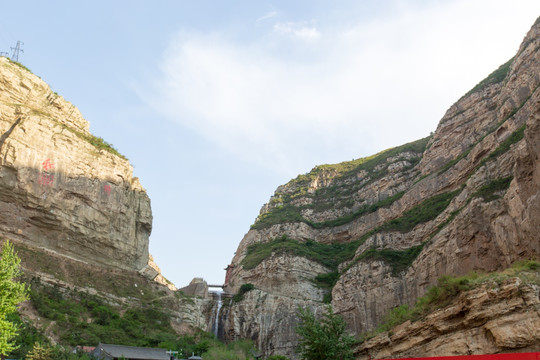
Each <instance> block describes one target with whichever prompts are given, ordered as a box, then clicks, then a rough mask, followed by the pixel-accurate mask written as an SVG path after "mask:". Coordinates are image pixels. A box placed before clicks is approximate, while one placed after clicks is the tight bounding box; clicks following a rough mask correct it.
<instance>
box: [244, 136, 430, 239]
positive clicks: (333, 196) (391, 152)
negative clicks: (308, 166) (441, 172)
mask: <svg viewBox="0 0 540 360" xmlns="http://www.w3.org/2000/svg"><path fill="white" fill-rule="evenodd" d="M429 139H430V137H426V138H423V139H420V140H417V141H414V142H411V143H408V144H405V145H402V146H398V147H395V148H392V149H388V150H385V151H382V152H380V153H378V154H375V155H373V156H370V157H366V158H362V159H357V160H352V161H346V162H342V163H339V164H332V165H319V166H317V167H315V168H314V169H313V170H311V171H310V172H309V173H307V174H303V175H299V176H298V177H296V178H295V179H293V180H291V181H290V182H289V183H288V184H287V185H285V187H286V188H287V189H292V190H291V191H290V192H289V191H280V192H276V193H275V195H274V198H273V199H272V200H271V204H270V205H273V204H278V205H276V206H275V207H274V208H272V209H271V210H270V211H268V212H266V213H264V214H261V215H260V216H259V217H258V218H257V220H256V222H255V224H253V225H252V228H253V229H263V228H267V227H270V226H272V225H275V224H282V223H291V222H303V223H306V224H308V225H309V226H311V227H313V228H325V227H334V226H339V225H343V224H346V223H349V222H351V221H353V220H355V219H357V218H359V217H361V216H363V215H365V214H368V213H371V212H375V211H377V210H378V209H380V208H383V207H388V206H390V205H392V203H394V202H395V201H396V200H398V199H399V198H400V197H401V196H402V195H403V192H397V193H395V194H394V195H392V196H388V197H386V198H383V199H381V200H380V201H378V202H376V203H372V204H366V205H363V206H360V207H358V208H356V209H353V205H354V204H353V201H352V200H351V196H352V195H353V194H354V193H356V192H358V190H360V189H361V188H362V187H364V186H366V185H367V184H369V183H371V182H373V181H376V180H378V179H380V178H382V177H383V176H385V175H387V174H388V166H384V165H385V164H386V163H387V161H388V159H390V158H394V157H397V156H399V155H400V154H405V153H415V154H418V156H416V157H413V158H408V159H405V158H403V159H400V158H398V159H397V160H396V161H399V160H407V161H408V162H409V163H410V164H411V165H410V167H414V166H415V165H416V164H417V163H418V162H419V161H420V159H421V154H422V153H423V152H424V150H425V148H426V145H427V143H428V141H429ZM364 172H365V175H364V176H363V177H362V178H360V177H359V174H361V173H364ZM317 179H320V180H327V181H329V182H330V183H329V185H328V186H324V187H320V188H319V189H317V190H316V191H314V192H309V191H308V190H309V189H310V187H311V184H312V183H313V182H314V181H316V180H317ZM345 184H346V185H345ZM300 197H305V198H309V199H310V201H309V204H306V205H295V204H294V200H295V199H297V198H300ZM340 208H341V209H345V208H347V209H351V210H350V212H349V213H348V214H347V215H344V216H341V217H337V218H335V219H332V220H328V221H323V222H315V221H311V220H309V219H306V218H305V217H304V216H303V215H302V211H303V210H306V209H312V210H314V211H324V210H329V209H334V210H335V209H340Z"/></svg>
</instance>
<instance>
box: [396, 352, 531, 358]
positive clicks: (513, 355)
mask: <svg viewBox="0 0 540 360" xmlns="http://www.w3.org/2000/svg"><path fill="white" fill-rule="evenodd" d="M388 360H540V352H530V353H511V354H488V355H462V356H434V357H422V358H403V359H388Z"/></svg>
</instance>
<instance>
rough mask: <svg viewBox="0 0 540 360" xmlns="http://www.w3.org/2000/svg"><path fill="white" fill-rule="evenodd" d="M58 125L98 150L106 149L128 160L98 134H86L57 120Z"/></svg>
mask: <svg viewBox="0 0 540 360" xmlns="http://www.w3.org/2000/svg"><path fill="white" fill-rule="evenodd" d="M57 123H58V125H60V126H61V127H62V128H63V129H66V130H68V131H70V132H71V133H73V134H75V135H77V137H78V138H80V139H82V140H85V141H86V142H88V143H89V144H90V145H93V146H94V147H95V148H96V149H98V150H103V151H107V152H109V153H111V154H113V155H116V156H118V157H121V158H122V159H124V160H128V158H127V157H125V156H124V155H122V154H120V153H119V152H118V150H116V149H115V148H114V146H113V145H112V144H110V143H108V142H107V141H105V140H103V138H100V137H98V136H94V135H92V134H86V133H83V132H81V131H79V130H76V129H74V128H72V127H70V126H68V125H66V124H63V123H60V122H57Z"/></svg>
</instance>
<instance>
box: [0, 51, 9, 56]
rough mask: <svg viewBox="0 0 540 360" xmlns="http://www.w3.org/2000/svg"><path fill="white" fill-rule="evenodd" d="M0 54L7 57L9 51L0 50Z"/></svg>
mask: <svg viewBox="0 0 540 360" xmlns="http://www.w3.org/2000/svg"><path fill="white" fill-rule="evenodd" d="M0 56H5V57H8V56H9V53H8V52H5V51H0Z"/></svg>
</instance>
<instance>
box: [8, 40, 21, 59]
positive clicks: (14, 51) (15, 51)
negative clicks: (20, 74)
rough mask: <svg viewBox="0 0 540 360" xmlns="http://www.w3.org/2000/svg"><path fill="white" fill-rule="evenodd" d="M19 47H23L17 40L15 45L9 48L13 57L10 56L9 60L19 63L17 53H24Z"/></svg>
mask: <svg viewBox="0 0 540 360" xmlns="http://www.w3.org/2000/svg"><path fill="white" fill-rule="evenodd" d="M21 45H24V43H23V42H22V41H21V40H18V41H17V45H15V47H12V48H11V50H13V55H11V60H13V61H16V62H19V52H24V50H23V49H21Z"/></svg>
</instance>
